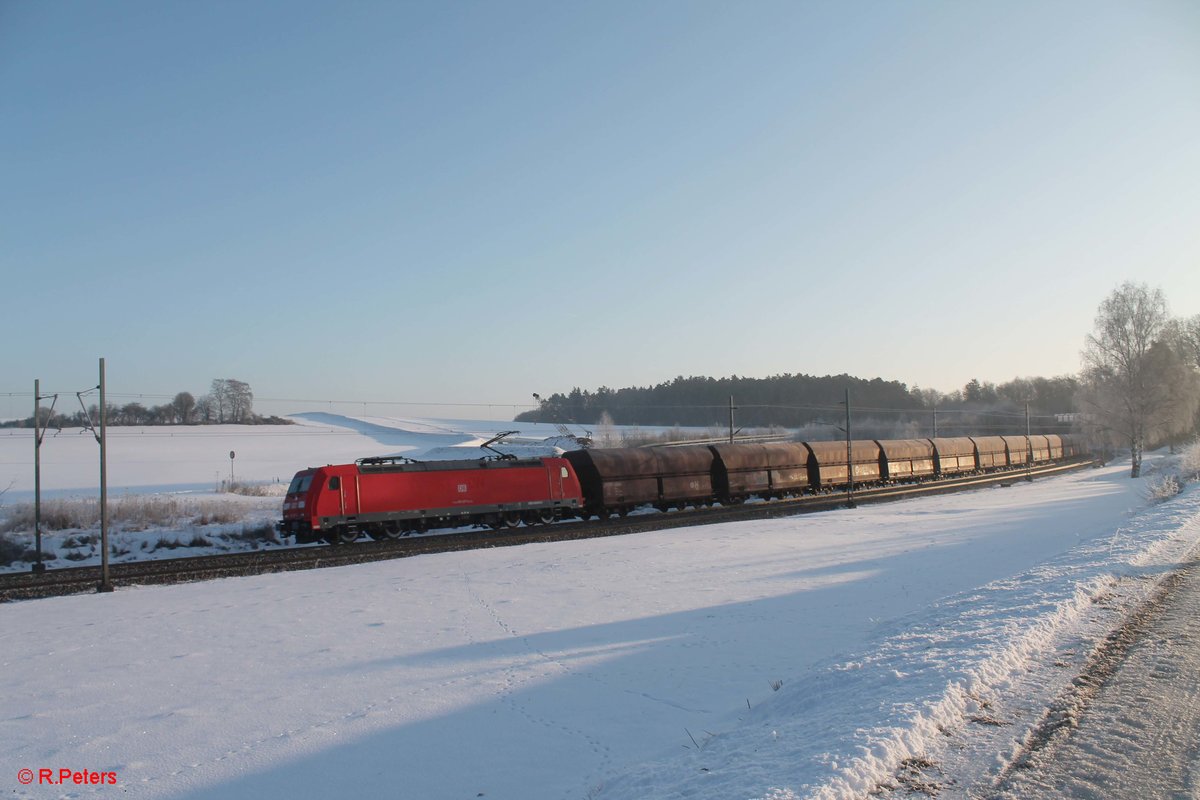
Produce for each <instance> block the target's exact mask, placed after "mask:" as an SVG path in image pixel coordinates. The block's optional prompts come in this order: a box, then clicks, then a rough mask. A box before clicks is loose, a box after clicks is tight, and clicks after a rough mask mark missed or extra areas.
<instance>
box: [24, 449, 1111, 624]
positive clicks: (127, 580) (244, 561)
mask: <svg viewBox="0 0 1200 800" xmlns="http://www.w3.org/2000/svg"><path fill="white" fill-rule="evenodd" d="M1092 464H1093V462H1092V461H1091V460H1078V461H1072V462H1068V463H1056V464H1052V465H1048V466H1044V467H1035V468H1033V469H1031V470H1009V471H1005V472H998V473H987V474H983V475H971V476H968V477H965V478H951V479H946V480H940V481H929V482H926V483H918V484H896V485H892V486H877V487H871V488H867V489H861V490H856V491H855V492H854V493H853V500H854V502H855V504H857V505H862V504H867V503H881V502H889V501H894V500H899V499H904V498H909V497H920V496H924V495H931V494H945V493H949V492H957V491H963V490H966V489H972V488H979V487H984V486H996V485H1011V484H1013V483H1015V482H1017V481H1023V480H1025V479H1026V477H1029V478H1038V477H1047V476H1052V475H1058V474H1061V473H1064V472H1069V471H1072V470H1077V469H1081V468H1084V467H1088V466H1091V465H1092ZM847 500H848V498H847V494H846V493H845V492H838V493H830V494H818V495H805V496H803V497H797V498H792V499H787V500H775V501H772V502H769V503H749V504H746V505H734V506H714V507H712V508H698V509H690V510H687V511H675V512H672V513H668V514H633V515H630V516H628V517H614V518H611V519H607V520H589V521H576V522H560V523H557V524H554V525H536V526H533V527H522V528H515V529H507V530H500V531H470V532H465V533H446V534H433V535H425V536H415V537H411V538H406V539H399V540H394V541H381V542H358V543H355V544H352V545H341V546H320V545H318V546H300V547H289V548H283V549H275V550H258V551H254V552H250V553H228V554H224V555H212V556H191V557H185V558H171V559H161V560H157V561H135V562H129V563H124V564H114V565H111V566H110V567H109V578H110V581H111V582H112V584H114V585H116V586H134V585H148V584H167V583H184V582H189V581H203V580H212V579H214V578H229V577H238V576H243V575H260V574H263V573H269V572H285V571H291V570H301V569H319V568H322V567H337V566H345V565H348V564H365V563H368V562H372V561H383V560H385V559H392V558H407V557H410V556H417V555H427V554H431V553H448V552H454V551H459V550H473V549H478V548H483V547H510V546H515V545H521V544H529V543H532V542H559V541H571V540H575V539H590V538H598V537H601V536H624V535H627V534H632V533H647V532H650V531H661V530H670V529H672V528H684V527H689V526H693V525H707V524H714V523H717V522H734V521H741V520H754V519H771V518H776V517H786V516H794V515H796V514H804V513H812V512H817V511H828V510H831V509H835V508H844V507H845V506H846V505H847ZM99 584H100V568H99V567H98V566H90V567H69V568H65V569H56V570H48V571H47V572H44V573H41V574H37V573H33V572H22V573H11V574H5V575H0V602H6V601H12V600H23V599H32V598H39V597H54V596H58V595H68V594H81V593H84V592H91V591H95V590H96V588H97V587H98V586H99Z"/></svg>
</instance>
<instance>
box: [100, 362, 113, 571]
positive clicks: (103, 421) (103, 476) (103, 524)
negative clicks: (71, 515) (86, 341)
mask: <svg viewBox="0 0 1200 800" xmlns="http://www.w3.org/2000/svg"><path fill="white" fill-rule="evenodd" d="M99 388H100V585H99V586H97V587H96V591H98V592H111V591H112V590H113V585H112V581H110V580H109V577H108V471H107V467H108V460H107V450H106V449H105V439H106V430H107V428H108V403H107V402H106V400H105V393H104V359H103V358H101V359H100V387H99Z"/></svg>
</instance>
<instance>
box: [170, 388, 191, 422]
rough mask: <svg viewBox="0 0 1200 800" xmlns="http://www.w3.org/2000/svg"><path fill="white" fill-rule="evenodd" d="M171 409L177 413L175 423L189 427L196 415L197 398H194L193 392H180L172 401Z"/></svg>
mask: <svg viewBox="0 0 1200 800" xmlns="http://www.w3.org/2000/svg"><path fill="white" fill-rule="evenodd" d="M171 408H172V410H173V411H174V412H175V421H176V422H178V423H180V424H182V425H187V424H189V423H191V421H192V417H193V416H194V415H195V413H196V398H194V397H192V394H191V392H180V393H179V394H177V395H175V399H174V400H172V401H171Z"/></svg>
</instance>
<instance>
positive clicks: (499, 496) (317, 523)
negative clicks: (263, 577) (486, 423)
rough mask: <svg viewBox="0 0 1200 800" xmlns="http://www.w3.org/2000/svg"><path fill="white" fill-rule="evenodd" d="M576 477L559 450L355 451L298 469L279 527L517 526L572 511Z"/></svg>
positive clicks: (391, 531) (314, 536) (323, 532)
mask: <svg viewBox="0 0 1200 800" xmlns="http://www.w3.org/2000/svg"><path fill="white" fill-rule="evenodd" d="M582 501H583V495H582V492H581V491H580V487H579V479H578V478H577V477H576V475H575V471H574V469H573V468H572V467H571V464H570V463H569V462H568V461H567V460H566V459H564V458H526V459H517V458H509V457H506V458H498V459H479V460H476V461H411V460H409V459H406V458H390V457H385V458H361V459H359V460H358V461H356V462H355V463H353V464H342V465H337V466H326V467H317V468H315V469H306V470H304V471H302V472H298V473H296V477H295V478H293V479H292V483H291V486H289V487H288V494H287V498H286V499H285V500H284V503H283V520H282V522H280V523H279V530H280V532H281V533H283V534H284V535H285V536H295V537H296V541H298V542H305V541H309V542H311V541H316V540H318V539H324V540H326V541H329V542H342V543H346V542H353V541H354V540H356V539H358V538H359V537H360V536H361V535H362V534H364V533H366V534H368V535H370V536H371V537H372V538H376V539H391V538H398V537H400V536H404V535H405V534H409V533H416V532H419V531H424V530H428V529H430V528H445V527H457V526H462V525H490V526H492V527H495V528H499V527H503V526H508V527H515V526H517V525H520V524H521V523H522V522H526V523H535V522H543V523H549V522H553V521H554V520H556V519H558V518H560V517H562V516H574V515H575V514H576V513H577V512H578V510H579V508H580V507H581V506H582Z"/></svg>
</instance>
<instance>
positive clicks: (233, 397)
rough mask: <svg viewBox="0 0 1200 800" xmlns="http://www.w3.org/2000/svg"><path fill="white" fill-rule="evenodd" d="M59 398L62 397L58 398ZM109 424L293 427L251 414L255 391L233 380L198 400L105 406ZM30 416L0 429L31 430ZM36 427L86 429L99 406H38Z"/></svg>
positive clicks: (216, 383)
mask: <svg viewBox="0 0 1200 800" xmlns="http://www.w3.org/2000/svg"><path fill="white" fill-rule="evenodd" d="M60 399H61V398H60ZM42 402H43V403H45V401H44V400H43V401H42ZM106 407H107V408H106V412H107V413H106V422H107V424H109V425H225V424H234V425H292V424H294V423H293V421H292V420H290V419H284V418H282V417H275V416H270V417H262V416H259V415H258V414H255V413H254V392H253V391H251V389H250V384H248V383H246V382H244V381H239V380H235V379H233V378H215V379H213V382H212V387H211V389H210V391H209V393H208V394H206V395H203V396H201V397H200V398H199V399H197V398H196V397H194V396H193V395H192V394H191V392H180V393H179V394H177V395H175V397H174V398H173V399H172V400H171V401H170V402H169V403H163V404H162V405H158V406H146V405H143V404H141V403H138V402H132V403H125V404H124V405H120V404H114V403H107V404H106ZM33 424H34V419H33V416H28V417H26V418H25V419H18V420H9V421H7V422H0V428H32V427H33ZM38 424H39V425H40V426H43V427H48V428H86V427H89V426H98V425H99V424H100V407H99V406H98V405H96V404H94V403H93V404H92V405H91V406H88V408H87V410H86V411H85V410H84V409H82V408H81V409H79V410H77V411H73V412H70V413H66V412H65V411H63V410H60V409H58V408H54V409H51V408H50V407H49V406H46V405H40V406H39V407H38Z"/></svg>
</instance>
